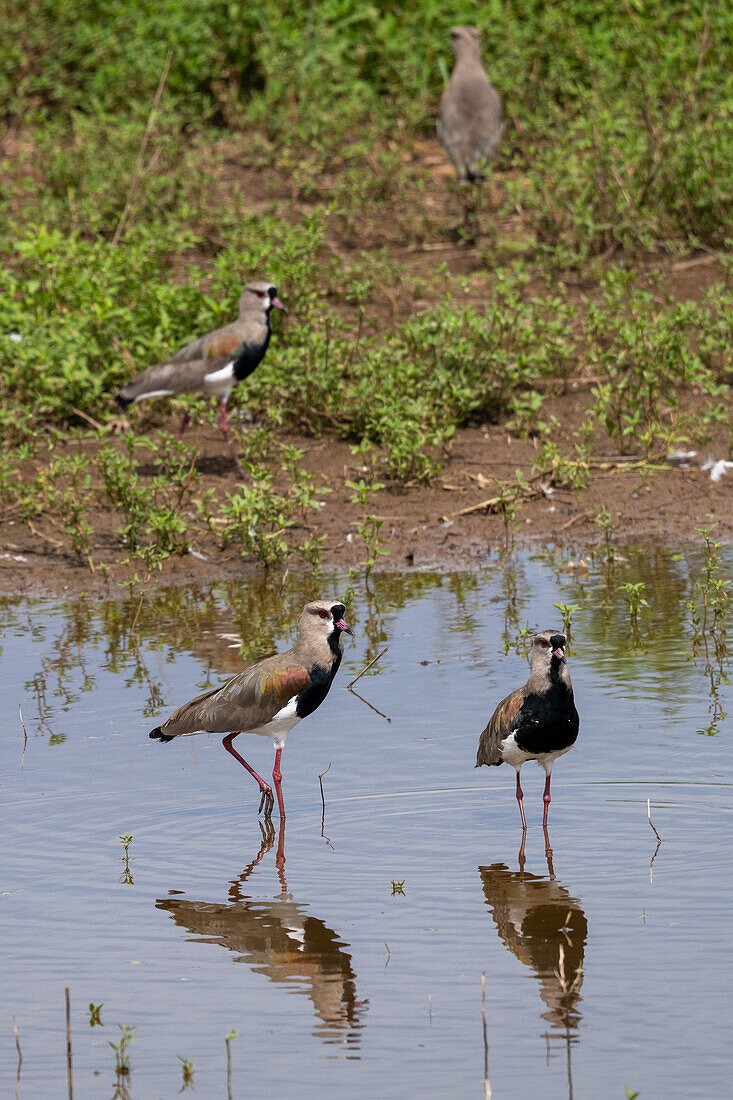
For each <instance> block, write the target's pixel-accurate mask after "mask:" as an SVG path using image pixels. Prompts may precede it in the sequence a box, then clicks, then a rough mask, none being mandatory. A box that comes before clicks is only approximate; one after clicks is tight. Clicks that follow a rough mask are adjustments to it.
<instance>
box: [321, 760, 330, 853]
mask: <svg viewBox="0 0 733 1100" xmlns="http://www.w3.org/2000/svg"><path fill="white" fill-rule="evenodd" d="M332 763H333V761H332V760H331V761H329V764H328V767H327V768H326V770H325V772H321V773H320V775H319V776H318V782H319V783H320V785H321V807H322V810H321V836H323V837H325V830H326V797H325V795H324V793H323V777H324V775H328V773H329V772H330V770H331V764H332Z"/></svg>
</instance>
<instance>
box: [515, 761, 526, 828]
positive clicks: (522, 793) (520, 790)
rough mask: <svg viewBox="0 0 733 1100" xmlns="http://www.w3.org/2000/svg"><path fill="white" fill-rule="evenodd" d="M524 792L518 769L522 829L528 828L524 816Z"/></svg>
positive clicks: (518, 799) (518, 800)
mask: <svg viewBox="0 0 733 1100" xmlns="http://www.w3.org/2000/svg"><path fill="white" fill-rule="evenodd" d="M523 799H524V792H523V791H522V788H521V786H520V783H519V768H517V802H518V803H519V812H520V814H521V815H522V828H523V829H526V828H527V821H526V819H525V816H524V801H523Z"/></svg>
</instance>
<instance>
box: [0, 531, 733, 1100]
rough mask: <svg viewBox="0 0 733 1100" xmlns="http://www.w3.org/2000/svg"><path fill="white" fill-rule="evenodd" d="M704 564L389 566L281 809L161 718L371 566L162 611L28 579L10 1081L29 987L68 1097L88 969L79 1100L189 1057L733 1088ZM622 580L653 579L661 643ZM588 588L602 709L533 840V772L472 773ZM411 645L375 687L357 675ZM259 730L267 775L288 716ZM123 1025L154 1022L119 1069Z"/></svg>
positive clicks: (139, 1092) (12, 833)
mask: <svg viewBox="0 0 733 1100" xmlns="http://www.w3.org/2000/svg"><path fill="white" fill-rule="evenodd" d="M701 560H702V559H701V557H700V556H696V555H695V554H692V553H689V552H685V553H677V554H675V553H673V552H672V551H667V550H646V551H639V552H638V553H632V552H627V560H626V561H624V562H622V563H619V564H616V565H615V566H614V567H610V566H607V565H604V564H600V563H599V564H596V563H593V562H590V563H589V565H588V568H587V569H585V568H580V569H578V568H573V563H572V562H569V561H568V560H566V559H565V558H562V557H560V556H558V557H557V558H552V557H547V556H543V557H531V556H521V555H518V556H517V557H516V559H515V561H514V563H513V566H512V567H511V568H505V569H502V568H501V567H500V566H499V565H496V566H489V567H487V568H486V569H485V570H484V571H482V572H479V573H471V574H453V575H443V576H439V575H428V574H411V575H400V576H398V575H387V574H385V575H380V576H376V577H374V578H373V579H372V580H371V582H370V588H369V590H367V589H365V587H364V586H363V585H362V586H361V587H360V588H358V589H357V591H356V593H355V596H354V601H353V606H354V611H355V614H354V616H353V618H354V619H355V625H356V628H357V637H356V640H355V643H354V644H352V645H351V646H350V648H349V649H348V650H347V654H346V658H345V661H344V665H343V667H342V670H341V671H340V673H339V676H338V678H337V680H336V682H335V685H334V688H333V690H332V691H331V694H330V695H329V697H328V699H327V701H326V703H325V704H324V705H323V706H322V707H321V708H320V710H318V712H317V713H316V714H315V715H313V716H312V717H311V718H309V719H307V720H306V721H305V722H304V723H303V724H301V725H300V726H299V727H298V728H297V729H296V730H295V731H294V732H293V733H292V734H291V735H290V737H289V739H288V743H287V746H286V748H285V752H284V755H283V772H284V793H285V801H286V806H287V811H288V818H287V826H286V828H285V829H284V830H283V829H280V828H279V822H278V820H277V817H276V818H275V819H274V823H273V826H272V827H271V828H266V827H265V826H264V825H263V824H262V823H261V822H260V821H258V819H257V813H256V811H257V803H258V798H257V789H256V784H254V782H253V781H252V780H251V779H250V778H249V777H248V776H247V775H246V773H245V772H244V771H243V770H242V769H241V768H239V767H238V766H237V765H236V764H235V762H234V761H233V760H231V758H230V757H229V756H228V755H227V754H226V753H225V752H224V751H223V750H222V748H221V743H220V738H217V737H213V736H212V737H196V738H190V739H185V740H182V741H177V742H173V743H172V744H170V745H160V744H158V743H157V742H152V741H149V740H148V737H147V732H148V730H149V729H150V728H151V727H152V726H153V725H155V724H156V723H157V722H158V721H159V720H160V718H161V717H164V716H165V714H166V713H167V712H168V710H169V708H171V707H173V706H175V705H178V704H179V703H181V702H183V701H185V700H186V699H188V698H190V697H191V696H192V695H193V694H195V693H196V692H197V691H200V690H203V689H204V688H205V686H206V685H207V684H209V683H216V682H218V681H219V680H220V679H221V678H223V677H225V676H226V675H227V674H229V673H230V672H232V671H234V670H236V669H238V668H239V667H240V665H241V662H242V657H243V656H245V657H255V656H258V655H261V654H263V653H267V652H269V651H271V650H272V649H274V648H276V647H283V646H286V645H287V644H289V642H290V628H291V626H292V624H294V622H295V621H296V620H297V615H298V612H299V611H300V608H301V607H302V605H303V603H304V602H305V600H306V599H307V598H312V597H313V596H316V595H321V594H331V593H335V592H343V591H344V589H345V579H344V578H339V577H334V576H327V577H325V578H324V579H323V580H322V581H321V582H319V583H318V584H316V583H315V582H314V581H313V580H312V578H304V577H294V578H293V577H290V578H288V583H287V586H286V589H285V591H284V592H282V593H281V592H280V591H279V589H278V586H277V585H276V584H271V585H266V584H264V583H263V582H261V581H257V580H255V579H252V578H244V579H242V581H241V582H238V583H228V584H220V585H214V586H212V587H210V588H205V589H203V588H200V589H195V590H190V589H189V590H184V589H169V590H159V591H158V592H157V593H156V594H155V595H154V596H151V597H149V598H147V599H146V600H145V601H144V602H143V604H142V606H141V608H140V613H139V615H138V618H137V627H136V635H135V637H134V638H133V639H132V641H131V638H130V627H131V625H132V622H133V620H134V618H135V614H136V611H137V600H136V599H135V600H131V601H117V602H114V601H109V602H104V601H91V600H88V599H85V598H79V599H75V600H73V601H69V602H66V603H63V602H58V601H56V602H53V601H26V600H21V599H15V600H13V599H10V600H4V601H3V602H2V612H3V620H4V632H3V636H2V653H1V654H0V675H1V677H2V683H3V706H2V713H1V716H0V720H1V722H2V737H1V739H0V745H1V747H2V748H1V751H2V755H1V757H0V782H1V783H2V800H1V805H2V809H1V811H0V812H1V813H2V853H3V859H2V881H1V883H0V952H1V953H2V972H3V988H4V996H3V1003H4V1022H3V1025H2V1027H1V1028H0V1082H1V1083H0V1093H1V1094H2V1096H8V1097H9V1096H12V1095H14V1093H15V1091H16V1085H17V1071H18V1057H17V1052H16V1045H15V1039H14V1036H13V1026H12V1021H13V1017H14V1018H15V1023H16V1025H17V1029H18V1038H19V1043H20V1048H21V1050H22V1055H23V1061H22V1066H21V1068H20V1081H19V1084H18V1085H17V1095H19V1096H20V1097H23V1098H25V1100H33V1098H39V1100H47V1098H48V1097H51V1096H53V1097H62V1096H66V1095H67V1088H68V1086H67V1060H66V1033H65V1009H64V988H65V987H66V986H68V987H69V991H70V1003H71V1017H70V1023H71V1040H72V1049H73V1086H74V1097H75V1100H79V1098H82V1100H85V1098H89V1100H100V1098H102V1100H106V1098H108V1097H109V1098H112V1097H115V1096H116V1097H129V1098H131V1100H148V1098H169V1097H173V1096H175V1095H177V1094H178V1091H179V1089H181V1088H182V1086H183V1085H184V1078H183V1060H184V1059H186V1060H188V1061H190V1062H192V1063H193V1089H192V1092H191V1094H192V1095H193V1094H194V1093H193V1090H195V1094H196V1095H198V1096H203V1097H206V1098H209V1097H224V1098H225V1097H227V1096H230V1097H237V1098H239V1097H243V1096H279V1095H287V1096H293V1095H298V1096H316V1095H317V1096H327V1097H343V1096H369V1097H372V1096H373V1097H400V1098H401V1097H415V1096H421V1097H433V1096H434V1097H439V1096H446V1095H455V1096H461V1097H463V1096H466V1097H471V1096H476V1097H481V1096H485V1095H489V1089H490V1090H491V1094H492V1095H493V1096H494V1097H520V1096H527V1095H532V1094H536V1095H541V1096H551V1097H564V1096H566V1095H567V1096H575V1097H576V1098H578V1097H619V1098H623V1097H624V1095H625V1093H624V1087H625V1086H626V1085H628V1086H629V1087H630V1088H632V1089H634V1090H637V1089H638V1090H639V1091H640V1093H641V1097H642V1100H645V1098H647V1097H665V1098H670V1097H685V1098H689V1097H708V1098H709V1097H719V1096H724V1095H730V1087H731V1085H730V1082H731V1078H732V1075H733V1048H731V1044H730V1036H729V1026H730V1015H731V982H730V973H731V964H733V957H732V956H733V927H732V922H731V913H732V912H733V858H732V853H731V843H730V830H731V824H732V821H733V819H732V814H733V787H732V786H731V771H730V766H729V761H730V740H731V734H730V728H731V727H730V721H729V720H728V719H726V718H725V717H724V712H725V711H726V710H728V709H729V708H730V705H731V689H730V688H729V687H728V686H727V684H726V682H725V677H724V675H722V674H724V673H725V672H726V671H727V663H726V658H725V655H724V654H723V653H722V652H721V646H720V645H719V646H718V652H717V654H716V652H715V649H714V645H713V642H712V641H710V642H709V645H708V651H707V652H708V657H709V661H707V662H706V651H705V647H704V646H702V647H698V649H697V653H696V654H693V650H692V647H691V630H690V627H689V625H688V621H687V620H688V617H689V611H688V608H687V606H686V603H687V601H688V600H689V599H690V598H692V597H693V596H694V585H695V582H696V580H697V577H698V575H699V569H700V565H701ZM625 581H633V582H637V581H643V582H644V583H645V585H646V588H645V591H644V597H645V598H646V600H647V601H648V606H647V607H645V608H642V610H641V612H640V617H639V631H640V634H639V636H637V637H634V636H633V635H631V634H630V632H629V620H628V613H627V610H626V604H625V602H624V599H623V597H622V594H621V593H619V591H618V585H619V584H621V583H623V582H625ZM558 601H559V602H563V603H566V604H573V605H576V607H575V609H574V610H573V631H572V633H573V644H572V649H571V653H570V658H569V665H570V670H571V673H572V677H573V683H574V687H575V692H576V700H577V704H578V709H579V711H580V715H581V732H580V737H579V740H578V744H577V746H576V748H575V749H574V751H573V752H571V753H570V754H568V755H567V756H566V757H564V758H563V759H562V760H560V761H559V762H558V764H557V766H556V768H555V770H554V774H553V802H552V806H551V808H550V830H549V843H550V845H551V851H548V850H547V842H546V839H545V837H544V835H543V832H542V829H541V827H540V821H541V815H542V782H543V778H544V773H543V772H542V771H541V770H540V769H538V768H536V767H534V766H532V765H527V766H526V768H525V769H524V771H523V773H522V781H523V786H524V791H525V808H526V811H527V817H528V825H529V829H528V832H527V838H526V846H525V850H524V851H520V843H521V840H522V834H521V828H520V823H519V814H518V811H517V804H516V800H515V797H514V773H513V771H512V770H511V769H509V768H508V767H502V768H492V769H488V768H482V769H480V770H478V771H477V770H475V769H474V767H473V764H474V760H475V751H476V742H477V739H478V735H479V732H480V731H481V729H482V728H483V726H484V725H485V723H486V720H487V718H488V717H489V715H490V713H491V711H492V710H493V707H494V705H495V704H496V702H497V701H498V700H499V699H500V698H501V697H502V696H503V695H504V694H506V693H507V692H508V691H509V690H510V689H512V688H513V687H515V686H518V685H519V684H520V683H522V682H523V681H524V679H525V678H526V672H527V665H526V659H525V657H524V654H523V652H522V650H521V646H520V649H519V651H517V648H516V642H517V639H518V635H519V629H520V628H522V627H524V626H525V625H526V624H529V625H530V626H531V627H538V628H543V627H547V626H554V625H559V623H560V621H561V619H560V615H559V613H558V611H557V610H556V609H555V608H554V607H553V604H554V603H555V602H558ZM243 639H244V641H242V640H243ZM386 644H388V645H389V649H388V651H387V653H386V654H384V656H383V657H382V658H381V659H380V661H379V662H378V663H377V665H376V666H375V667H374V668H373V669H372V670H370V671H369V672H368V673H367V674H366V675H365V676H364V677H363V678H362V679H361V680H359V682H358V684H357V685H356V688H357V690H358V691H359V692H360V694H361V695H362V696H363V698H364V699H365V700H367V703H368V704H370V705H367V703H365V702H363V701H362V700H360V699H359V698H357V697H356V696H355V695H354V694H352V693H350V692H349V691H347V690H346V685H347V683H348V682H349V680H351V679H352V678H353V677H354V676H355V675H356V673H357V672H358V671H360V670H361V669H362V668H363V666H364V664H365V663H366V661H367V660H369V659H370V658H371V657H373V656H374V655H376V654H377V653H378V652H379V650H380V649H381V648H382V647H383V646H384V645H386ZM18 703H21V705H22V708H23V718H24V721H25V725H26V727H27V731H28V741H27V745H26V747H25V751H24V753H23V747H24V741H23V734H22V730H21V726H20V722H19V718H18ZM372 708H376V709H372ZM379 712H382V713H381V714H380V713H379ZM383 715H384V716H386V717H384V716H383ZM242 743H244V747H242V748H241V749H240V751H242V752H243V753H244V754H245V756H247V758H248V759H249V760H250V761H251V763H252V764H253V766H254V767H255V768H257V769H258V770H259V771H261V772H262V773H263V774H269V772H270V770H271V768H272V753H271V751H270V747H269V744H268V742H266V741H265V740H263V739H261V738H255V737H251V738H248V739H247V738H240V741H239V742H238V746H240V745H242ZM247 750H249V751H247ZM21 765H22V766H21ZM329 766H330V767H329ZM326 771H327V774H326V775H325V776H324V777H323V788H324V793H325V816H324V815H323V813H322V804H321V795H320V790H319V781H318V775H319V773H323V772H326ZM647 799H651V805H652V817H653V820H654V824H655V825H656V827H657V829H658V831H659V834H660V835H661V837H662V838H663V842H662V844H661V845H659V846H657V842H656V838H655V836H654V833H653V832H652V829H651V828H650V825H649V823H648V821H647ZM128 833H129V834H130V835H131V836H132V840H131V841H130V844H129V861H128V863H127V864H125V862H124V861H123V860H122V858H121V857H122V856H123V850H122V845H121V843H120V841H119V839H118V838H119V837H120V835H123V834H128ZM655 852H656V855H655ZM652 857H655V858H654V861H653V864H652V863H651V861H652ZM482 986H483V988H482ZM482 996H483V998H484V999H483V1013H482ZM90 1002H91V1003H93V1004H95V1005H100V1004H101V1005H102V1008H101V1012H100V1018H101V1022H102V1025H103V1026H94V1027H92V1026H90V1013H89V1010H88V1006H89V1004H90ZM118 1025H122V1026H125V1027H128V1028H135V1029H136V1030H135V1034H134V1038H133V1039H132V1041H131V1043H130V1044H129V1046H128V1048H127V1055H128V1056H129V1065H130V1072H129V1073H127V1074H124V1073H123V1074H117V1075H116V1074H115V1054H114V1052H113V1050H112V1049H111V1048H110V1046H109V1043H110V1042H113V1043H115V1044H117V1043H118V1042H119V1039H120V1036H121V1032H120V1029H119V1026H118ZM232 1031H236V1037H234V1038H231V1039H230V1041H229V1052H230V1072H229V1076H227V1044H226V1042H225V1039H226V1036H228V1035H230V1033H231V1032H232Z"/></svg>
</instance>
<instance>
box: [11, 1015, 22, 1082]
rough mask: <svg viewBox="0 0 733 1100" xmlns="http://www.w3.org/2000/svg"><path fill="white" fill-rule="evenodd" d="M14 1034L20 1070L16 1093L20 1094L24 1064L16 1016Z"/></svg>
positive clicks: (16, 1077) (16, 1076)
mask: <svg viewBox="0 0 733 1100" xmlns="http://www.w3.org/2000/svg"><path fill="white" fill-rule="evenodd" d="M13 1035H14V1036H15V1049H16V1050H17V1051H18V1072H17V1073H16V1075H15V1095H16V1096H17V1095H18V1090H19V1088H20V1067H21V1066H22V1065H23V1054H22V1052H21V1049H20V1036H19V1035H18V1025H17V1024H16V1022H15V1016H13Z"/></svg>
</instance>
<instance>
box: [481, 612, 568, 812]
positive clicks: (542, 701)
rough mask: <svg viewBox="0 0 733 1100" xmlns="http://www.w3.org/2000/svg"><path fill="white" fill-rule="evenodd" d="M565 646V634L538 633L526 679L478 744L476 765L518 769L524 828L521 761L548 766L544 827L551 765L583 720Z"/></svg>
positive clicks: (498, 710) (504, 702) (501, 705)
mask: <svg viewBox="0 0 733 1100" xmlns="http://www.w3.org/2000/svg"><path fill="white" fill-rule="evenodd" d="M566 645H567V638H566V637H565V635H564V634H560V633H558V632H557V631H553V630H543V631H542V632H541V633H540V634H535V635H534V637H533V639H532V651H531V654H530V672H529V679H528V680H527V683H526V684H525V685H524V687H521V688H518V689H517V690H516V691H513V692H512V693H511V695H507V697H506V699H502V701H501V702H500V703H499V705H498V707H497V708H496V710H495V711H494V713H493V714H492V716H491V718H490V719H489V723H488V725H487V726H486V729H485V730H484V731H483V733H482V734H481V736H480V738H479V742H478V753H477V756H476V767H477V768H480V767H481V765H482V764H490V765H494V764H497V765H498V764H504V763H506V764H511V765H512V767H513V768H515V769H516V772H517V802H518V803H519V812H520V814H521V815H522V828H523V829H526V828H527V822H526V820H525V817H524V805H523V797H524V796H523V792H522V788H521V785H520V782H519V772H520V770H521V767H522V764H524V763H525V761H527V760H536V761H537V763H538V764H539V765H540V766H541V767H543V768H544V769H545V775H546V777H547V778H546V780H545V793H544V796H543V801H544V804H545V812H544V815H543V817H542V825H543V827H546V826H547V812H548V809H549V806H550V775H551V774H552V765H553V764H554V762H555V761H556V760H557V758H558V756H562V755H563V754H564V753H566V752H568V751H569V750H570V749H571V748H572V747H573V745H574V744H575V740H576V738H577V736H578V729H579V726H580V721H579V718H578V712H577V710H576V709H575V702H574V699H573V685H572V683H571V682H570V673H569V672H568V665H567V661H566V659H565V647H566Z"/></svg>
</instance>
